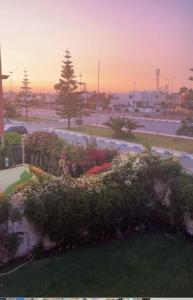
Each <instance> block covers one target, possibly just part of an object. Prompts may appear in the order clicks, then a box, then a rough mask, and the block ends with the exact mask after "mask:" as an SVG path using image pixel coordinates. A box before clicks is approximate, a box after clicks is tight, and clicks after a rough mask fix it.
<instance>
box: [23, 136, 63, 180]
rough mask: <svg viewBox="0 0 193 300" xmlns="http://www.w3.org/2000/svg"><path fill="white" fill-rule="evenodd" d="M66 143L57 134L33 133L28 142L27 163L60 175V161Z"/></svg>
mask: <svg viewBox="0 0 193 300" xmlns="http://www.w3.org/2000/svg"><path fill="white" fill-rule="evenodd" d="M64 145H65V141H64V140H63V139H61V138H59V137H58V136H57V135H56V134H55V133H49V132H44V131H38V132H33V133H32V134H30V135H29V136H28V139H27V141H26V156H27V162H28V163H30V164H32V165H34V166H38V167H40V168H41V169H43V170H44V171H46V172H49V173H51V174H54V175H58V171H59V169H58V161H59V158H60V155H61V152H62V149H63V147H64Z"/></svg>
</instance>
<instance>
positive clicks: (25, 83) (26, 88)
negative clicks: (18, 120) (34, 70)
mask: <svg viewBox="0 0 193 300" xmlns="http://www.w3.org/2000/svg"><path fill="white" fill-rule="evenodd" d="M28 77H29V75H28V73H27V70H26V68H25V70H24V77H23V81H22V83H23V85H22V87H21V88H22V89H23V91H24V92H23V96H24V102H25V120H26V122H27V121H28V99H27V98H28V96H29V93H28V91H29V90H30V89H31V88H30V87H29V84H30V82H29V79H28Z"/></svg>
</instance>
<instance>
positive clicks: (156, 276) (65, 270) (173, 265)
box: [0, 234, 193, 297]
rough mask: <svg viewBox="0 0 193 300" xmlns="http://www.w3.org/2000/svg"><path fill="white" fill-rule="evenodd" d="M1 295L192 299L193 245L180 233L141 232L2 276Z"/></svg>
mask: <svg viewBox="0 0 193 300" xmlns="http://www.w3.org/2000/svg"><path fill="white" fill-rule="evenodd" d="M7 270H8V269H6V270H5V269H4V270H3V269H2V270H1V272H3V271H7ZM0 294H1V295H2V296H3V295H4V296H5V295H6V296H7V297H8V296H15V295H27V296H36V295H38V296H45V295H49V297H52V296H54V297H56V296H68V297H70V296H72V297H74V296H87V297H89V296H95V297H96V296H100V297H101V296H104V297H107V296H114V297H118V296H151V297H153V296H154V297H156V296H157V297H158V296H159V297H161V296H162V297H166V296H173V297H174V296H175V297H190V296H192V295H193V244H192V242H189V241H185V240H181V239H180V238H179V237H177V236H176V235H172V236H166V235H163V234H162V235H161V234H160V235H159V234H157V235H152V234H143V235H142V234H139V235H134V236H131V237H130V238H129V239H128V240H119V241H113V242H109V243H106V244H103V245H98V246H96V247H94V246H93V247H90V248H86V249H81V250H76V251H75V250H74V251H73V252H71V253H70V252H68V253H66V254H63V255H60V256H54V257H49V258H45V259H43V260H39V261H35V262H33V263H30V264H29V265H27V266H25V267H23V268H22V269H20V270H18V271H17V272H15V273H13V274H10V275H8V276H6V277H0Z"/></svg>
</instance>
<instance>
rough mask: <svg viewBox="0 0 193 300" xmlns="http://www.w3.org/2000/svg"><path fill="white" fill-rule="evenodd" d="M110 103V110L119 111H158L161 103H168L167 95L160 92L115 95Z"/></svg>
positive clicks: (133, 92)
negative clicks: (115, 97)
mask: <svg viewBox="0 0 193 300" xmlns="http://www.w3.org/2000/svg"><path fill="white" fill-rule="evenodd" d="M116 96H117V99H113V100H112V101H111V108H112V110H120V111H130V112H135V111H144V112H145V111H148V112H150V111H158V110H160V108H161V104H162V103H163V102H166V101H168V94H167V93H164V92H160V91H132V92H129V93H118V94H116Z"/></svg>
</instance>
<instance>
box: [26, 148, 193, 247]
mask: <svg viewBox="0 0 193 300" xmlns="http://www.w3.org/2000/svg"><path fill="white" fill-rule="evenodd" d="M97 168H99V169H100V167H97ZM97 168H95V169H93V170H98V169H97ZM94 172H95V171H94ZM97 172H98V171H97ZM91 173H93V171H92V172H91ZM186 176H187V175H185V174H184V173H183V170H182V168H181V166H180V165H179V163H178V162H177V161H176V160H175V159H173V158H170V159H166V160H162V159H161V158H160V157H159V155H157V154H154V153H152V152H151V149H149V148H148V149H146V150H145V151H144V152H143V153H142V154H138V155H129V154H127V155H120V156H118V157H117V158H116V159H114V160H113V162H112V166H111V168H110V169H108V170H107V171H106V172H103V173H101V174H98V175H97V176H90V177H88V176H86V177H81V178H78V179H72V178H70V177H64V178H50V179H49V180H48V181H46V182H42V183H41V184H36V185H34V186H31V187H30V188H26V189H25V191H24V197H25V205H26V209H25V213H26V216H27V217H28V218H29V220H31V222H32V223H33V224H34V225H35V226H37V228H38V230H39V231H40V232H41V233H42V235H45V236H46V235H48V236H49V238H50V239H51V240H53V241H56V242H57V243H58V244H59V245H61V246H63V247H67V246H68V247H74V246H77V245H80V244H81V243H86V242H92V241H97V240H101V239H106V238H109V237H114V236H117V233H118V232H119V233H120V234H122V233H125V232H127V231H128V229H133V228H135V227H136V226H138V225H140V226H142V227H143V228H144V227H145V226H147V227H152V226H154V225H156V228H157V227H158V225H159V226H167V227H168V225H169V224H171V223H172V224H175V226H176V227H180V226H181V225H182V220H183V217H184V213H185V212H186V211H188V212H193V205H192V198H191V196H190V192H192V191H193V184H192V176H191V177H187V178H186ZM93 179H94V180H93ZM157 182H158V183H159V184H160V185H161V188H162V190H165V188H166V191H168V190H169V196H168V197H169V198H168V203H166V202H164V201H165V196H166V194H165V192H164V194H163V196H160V195H159V194H158V193H157V191H156V188H155V186H156V183H157ZM176 193H177V194H176ZM188 195H189V196H188Z"/></svg>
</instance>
